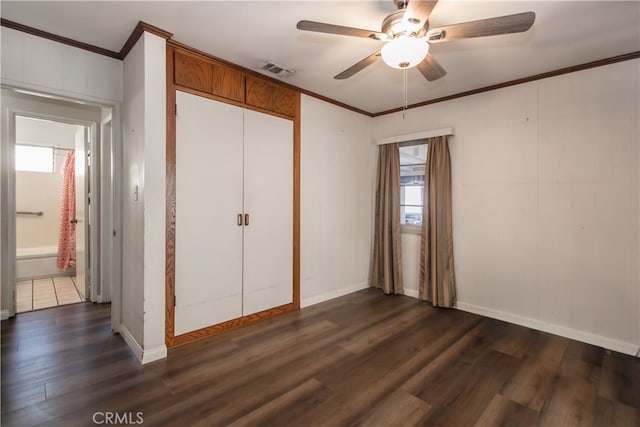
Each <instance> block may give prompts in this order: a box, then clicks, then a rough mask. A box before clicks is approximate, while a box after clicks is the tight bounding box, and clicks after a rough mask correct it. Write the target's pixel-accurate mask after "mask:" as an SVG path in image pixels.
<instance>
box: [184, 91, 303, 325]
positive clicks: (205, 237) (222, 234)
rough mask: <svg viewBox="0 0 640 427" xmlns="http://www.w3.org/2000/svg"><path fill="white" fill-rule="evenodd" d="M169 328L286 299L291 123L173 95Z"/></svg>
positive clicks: (289, 254) (289, 249)
mask: <svg viewBox="0 0 640 427" xmlns="http://www.w3.org/2000/svg"><path fill="white" fill-rule="evenodd" d="M176 105H177V106H178V112H179V113H178V114H177V116H176V266H175V274H176V276H175V277H176V289H175V296H176V303H175V333H176V334H178V335H179V334H183V333H187V332H191V331H194V330H198V329H201V328H203V327H206V326H210V325H215V324H218V323H221V322H225V321H228V320H232V319H236V318H239V317H242V316H246V315H249V314H254V313H257V312H260V311H263V310H267V309H269V308H273V307H278V306H281V305H284V304H289V303H292V302H293V288H292V273H291V265H292V228H293V222H292V221H293V215H292V212H293V210H292V202H293V200H292V194H293V183H292V177H293V163H292V159H293V124H292V121H291V120H286V119H283V118H279V117H275V116H270V115H267V114H264V113H259V112H255V111H251V110H246V109H243V108H240V107H236V106H234V105H229V104H224V103H222V102H218V101H214V100H211V99H207V98H203V97H200V96H197V95H191V94H188V93H184V92H178V93H177V95H176Z"/></svg>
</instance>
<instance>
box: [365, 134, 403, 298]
mask: <svg viewBox="0 0 640 427" xmlns="http://www.w3.org/2000/svg"><path fill="white" fill-rule="evenodd" d="M374 222H375V229H374V235H373V260H372V262H371V286H374V287H376V288H380V289H382V290H383V291H384V293H385V294H402V293H403V289H402V258H401V254H400V153H399V151H398V144H385V145H380V147H379V153H378V172H377V176H376V206H375V219H374Z"/></svg>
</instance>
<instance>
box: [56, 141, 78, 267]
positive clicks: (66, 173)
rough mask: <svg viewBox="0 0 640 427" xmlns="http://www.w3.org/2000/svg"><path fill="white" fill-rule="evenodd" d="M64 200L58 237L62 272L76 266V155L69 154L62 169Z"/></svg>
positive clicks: (61, 205)
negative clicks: (74, 220)
mask: <svg viewBox="0 0 640 427" xmlns="http://www.w3.org/2000/svg"><path fill="white" fill-rule="evenodd" d="M61 172H62V199H61V203H60V234H59V235H58V261H57V266H58V268H59V269H61V270H67V269H70V268H74V267H75V266H76V224H75V222H71V220H73V219H75V218H76V172H75V154H74V152H73V151H69V152H68V153H67V158H66V159H65V161H64V166H63V167H62V171H61Z"/></svg>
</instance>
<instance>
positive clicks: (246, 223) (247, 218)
mask: <svg viewBox="0 0 640 427" xmlns="http://www.w3.org/2000/svg"><path fill="white" fill-rule="evenodd" d="M244 225H249V214H244Z"/></svg>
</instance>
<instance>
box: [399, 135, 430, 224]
mask: <svg viewBox="0 0 640 427" xmlns="http://www.w3.org/2000/svg"><path fill="white" fill-rule="evenodd" d="M426 163H427V144H426V142H424V141H411V142H405V143H402V144H400V224H403V225H416V226H420V225H422V208H423V205H424V201H423V197H424V171H425V166H426Z"/></svg>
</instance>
